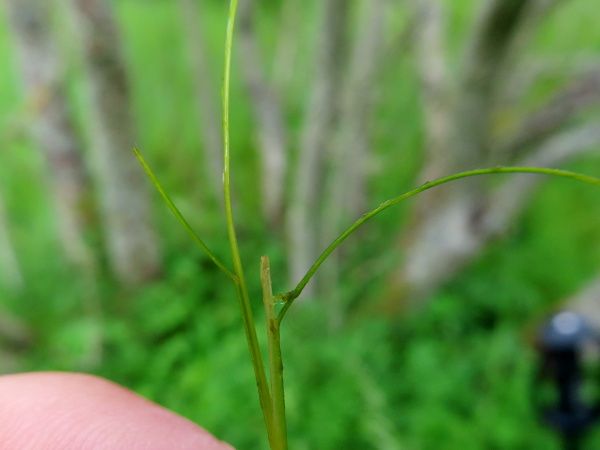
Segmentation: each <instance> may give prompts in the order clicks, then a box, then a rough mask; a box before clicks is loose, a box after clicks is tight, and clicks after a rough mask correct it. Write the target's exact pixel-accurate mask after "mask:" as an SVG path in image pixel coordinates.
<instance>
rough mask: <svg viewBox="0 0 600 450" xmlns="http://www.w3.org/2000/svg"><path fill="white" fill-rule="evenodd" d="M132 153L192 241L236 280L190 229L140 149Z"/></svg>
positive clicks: (135, 149)
mask: <svg viewBox="0 0 600 450" xmlns="http://www.w3.org/2000/svg"><path fill="white" fill-rule="evenodd" d="M133 154H134V155H135V156H136V158H137V159H138V161H139V162H140V163H141V164H142V167H143V168H144V170H145V171H146V173H147V174H148V177H149V178H150V180H151V181H152V184H154V186H155V187H156V189H157V190H158V192H159V193H160V195H161V196H162V198H163V200H164V201H165V203H166V204H167V206H168V207H169V209H170V210H171V212H172V213H173V214H174V215H175V217H177V220H179V222H180V223H181V224H182V225H183V227H184V228H185V229H186V231H187V232H188V233H189V234H190V236H192V239H193V240H194V242H196V244H198V246H199V247H200V248H201V249H202V250H203V251H204V253H206V254H207V255H208V257H209V258H210V259H211V261H212V262H214V263H215V264H216V265H217V267H218V268H219V269H221V271H222V272H223V273H224V274H225V275H227V276H228V277H229V278H231V279H232V280H233V281H234V282H237V277H236V276H235V275H234V274H233V273H232V272H231V271H230V270H229V269H227V267H225V266H224V265H223V263H221V261H219V259H218V258H217V257H216V256H215V254H214V253H213V252H211V251H210V249H209V248H208V247H207V246H206V244H205V243H204V241H202V239H200V236H198V235H197V234H196V232H195V231H194V230H193V229H192V227H191V226H190V224H189V223H188V221H187V220H185V218H184V217H183V215H182V214H181V212H180V211H179V209H177V206H175V203H173V202H172V201H171V199H170V197H169V196H168V195H167V193H166V192H165V190H164V189H163V187H162V186H161V184H160V183H159V182H158V179H157V178H156V176H154V173H153V172H152V170H151V169H150V166H148V164H147V163H146V160H144V157H143V156H142V154H141V153H140V151H139V150H138V149H137V148H134V149H133Z"/></svg>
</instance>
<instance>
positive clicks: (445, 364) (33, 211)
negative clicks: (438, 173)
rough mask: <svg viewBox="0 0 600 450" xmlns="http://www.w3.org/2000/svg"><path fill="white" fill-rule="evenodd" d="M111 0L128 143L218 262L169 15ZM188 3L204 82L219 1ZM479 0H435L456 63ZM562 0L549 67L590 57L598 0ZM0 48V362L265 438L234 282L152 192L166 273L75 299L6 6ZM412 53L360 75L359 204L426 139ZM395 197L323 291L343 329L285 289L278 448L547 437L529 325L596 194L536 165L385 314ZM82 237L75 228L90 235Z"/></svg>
mask: <svg viewBox="0 0 600 450" xmlns="http://www.w3.org/2000/svg"><path fill="white" fill-rule="evenodd" d="M116 3H117V6H118V17H119V21H120V22H119V23H120V25H121V29H122V32H123V42H124V45H125V53H126V58H127V63H128V69H129V72H130V74H131V79H132V88H133V93H134V95H133V100H134V111H135V119H136V121H137V125H138V136H139V138H138V141H137V142H136V143H135V145H136V146H137V147H138V148H140V149H141V151H142V152H143V153H144V154H145V156H146V158H147V159H148V160H149V162H150V164H151V165H152V167H153V168H154V169H155V171H156V173H157V175H158V177H159V178H160V180H161V182H162V183H163V184H164V186H165V188H166V189H167V191H168V192H170V194H171V196H172V198H173V199H174V201H175V202H176V203H177V205H178V206H179V207H180V209H181V210H182V212H183V213H184V214H185V215H186V217H187V218H188V220H189V221H190V222H191V223H192V225H193V226H194V227H195V228H196V230H197V231H198V234H200V235H201V236H203V237H204V238H205V240H206V241H207V242H208V243H209V244H210V246H211V248H212V249H213V250H214V251H215V253H217V254H218V255H219V256H223V258H224V259H226V258H227V257H228V246H227V243H226V233H225V229H224V220H223V218H222V216H221V214H220V210H219V207H218V206H217V205H216V204H215V202H214V199H212V197H211V195H210V193H209V188H208V182H207V181H206V179H205V178H204V177H203V176H202V175H200V174H202V173H203V172H202V168H201V165H202V158H201V157H200V152H199V150H198V148H199V145H200V144H199V142H200V135H199V133H200V131H199V127H198V118H197V117H198V116H197V111H196V105H195V104H194V102H193V97H194V96H193V94H192V91H193V80H192V78H191V76H190V68H189V64H188V62H187V59H186V51H185V39H186V38H185V35H184V33H183V32H182V29H181V17H180V12H179V11H178V9H177V7H176V5H175V4H174V2H171V1H166V0H164V1H160V0H155V1H147V0H144V1H142V0H122V1H119V2H116ZM204 3H205V4H204V5H203V16H202V17H201V20H200V26H201V27H202V29H203V33H205V35H206V37H207V41H206V44H207V54H208V55H209V59H210V61H211V65H213V66H214V67H216V68H219V69H215V70H214V71H213V72H211V76H213V77H214V81H215V83H218V82H219V76H220V67H221V65H222V62H221V58H222V47H223V38H224V29H225V19H226V6H227V5H226V3H227V2H221V1H206V2H204ZM283 3H284V2H280V1H264V2H259V4H260V8H259V19H260V20H259V23H260V33H261V36H260V38H261V42H262V44H264V47H265V49H266V50H267V51H266V52H265V53H266V54H271V53H270V51H271V50H272V49H273V48H274V47H275V43H276V40H277V34H276V33H277V30H278V29H279V28H278V26H277V25H278V23H277V20H278V17H279V16H278V12H279V10H280V8H282V7H283ZM477 3H478V2H475V1H466V0H465V1H460V2H453V6H452V8H449V12H450V13H451V14H452V17H451V18H450V35H451V36H450V37H451V42H450V44H451V47H450V50H451V53H452V55H453V59H455V60H457V61H458V59H459V58H460V57H461V55H460V50H459V42H460V40H461V38H463V37H464V34H465V32H466V28H467V24H468V23H469V21H470V19H471V16H472V15H473V14H474V11H475V9H476V8H475V7H476V4H477ZM567 3H568V4H566V5H564V6H563V7H561V8H560V11H559V12H557V13H555V14H553V15H552V16H550V18H549V20H548V21H547V22H546V23H545V25H544V26H543V27H542V28H541V30H540V32H539V35H538V36H537V37H536V39H535V49H536V51H537V52H538V54H539V55H542V56H545V57H546V58H547V59H548V60H549V61H550V62H551V63H553V64H557V65H559V66H560V65H562V64H564V63H565V62H566V61H568V60H570V59H569V58H572V57H573V55H574V54H576V55H579V57H581V58H582V59H583V58H590V59H593V58H594V56H593V55H594V53H596V52H597V51H598V48H599V47H600V28H598V27H597V26H596V23H595V21H594V14H592V13H591V12H593V11H594V10H595V9H596V6H597V5H596V4H595V2H594V1H592V0H572V1H571V2H567ZM306 8H307V11H308V12H305V14H304V16H303V17H305V18H306V22H304V23H302V24H301V26H299V30H300V32H302V33H303V39H302V41H306V42H301V43H300V44H299V45H300V50H299V53H298V60H297V67H296V68H295V71H294V73H293V78H292V81H291V83H290V86H291V87H290V88H289V90H288V91H286V92H285V96H284V102H285V103H286V104H287V107H288V110H289V111H290V113H289V117H287V119H288V120H289V123H290V124H291V125H290V126H291V132H292V134H297V133H298V132H299V130H298V128H299V126H300V116H301V112H302V110H303V108H304V105H305V102H306V98H305V97H306V96H307V89H308V87H307V86H308V82H309V80H308V75H307V74H308V73H309V72H310V71H309V65H310V63H311V61H312V58H311V57H310V55H309V54H307V52H309V51H310V49H311V48H312V47H311V39H312V38H313V32H314V30H315V28H316V27H317V25H316V23H313V22H312V21H314V19H313V18H312V15H311V14H310V11H312V9H313V8H314V2H307V5H306ZM0 61H2V67H3V70H2V71H1V72H0V144H1V147H2V151H1V152H0V187H1V189H2V193H3V197H4V202H5V208H6V213H7V216H8V217H9V219H10V222H9V224H10V233H11V237H12V240H13V243H14V246H15V248H16V251H17V256H18V259H19V263H20V265H21V268H22V272H23V276H24V287H23V289H22V290H20V291H11V290H10V289H9V287H8V286H0V298H1V303H2V305H3V307H4V308H6V310H7V311H9V312H10V313H11V314H13V315H14V316H15V317H16V318H18V319H19V320H21V321H22V322H23V323H24V324H25V325H26V326H27V328H28V329H30V330H31V331H32V336H31V337H30V339H29V340H28V341H27V342H26V343H24V344H23V347H22V348H20V349H18V350H12V351H10V352H8V353H7V354H6V357H5V358H6V361H2V360H0V363H2V364H4V366H5V367H10V369H8V370H86V371H91V372H94V373H97V374H100V375H102V376H105V377H108V378H110V379H111V380H114V381H116V382H118V383H121V384H124V385H126V386H128V387H130V388H132V389H134V390H135V391H137V392H139V393H141V394H142V395H145V396H147V397H148V398H151V399H153V400H154V401H157V402H158V403H160V404H162V405H164V406H166V407H168V408H171V409H172V410H174V411H176V412H178V413H180V414H183V415H184V416H186V417H189V418H190V419H192V420H194V421H196V422H197V423H199V424H201V425H202V426H204V427H205V428H207V429H208V430H210V431H211V432H212V433H214V434H215V435H216V436H218V437H219V438H221V439H224V440H227V441H229V442H230V443H232V444H233V445H234V446H235V447H236V448H240V449H251V448H257V449H258V448H264V446H265V443H266V437H265V436H264V432H263V431H261V430H263V428H264V426H263V423H262V420H263V419H262V416H261V413H260V408H259V405H258V401H257V395H256V390H255V383H254V380H253V375H252V370H251V366H250V363H249V357H248V355H247V345H246V341H245V339H244V336H243V330H242V327H241V320H240V317H239V311H238V305H237V302H236V301H235V293H234V292H233V289H232V288H231V287H230V286H229V285H228V284H226V283H225V282H224V281H225V280H224V277H223V275H222V274H221V273H220V272H218V271H217V269H216V268H215V267H214V266H213V265H212V264H211V263H210V261H209V260H208V259H207V258H206V257H204V256H203V255H202V254H201V253H200V251H199V250H198V249H197V248H195V247H194V246H193V244H192V243H191V242H190V240H189V238H188V236H187V235H186V234H185V232H184V230H182V229H181V228H180V227H179V226H178V225H177V223H176V222H175V220H174V219H173V218H172V216H171V215H170V214H169V213H168V211H167V209H166V208H165V207H164V206H163V205H162V204H161V203H160V200H159V198H158V196H156V197H154V198H155V203H156V207H155V209H154V212H153V213H154V216H155V219H156V220H157V222H158V224H159V225H158V226H159V230H160V234H161V238H162V242H163V248H164V254H165V256H164V258H165V273H164V277H163V278H162V279H160V280H158V281H155V282H152V283H149V284H147V285H145V286H143V287H140V288H135V289H123V288H120V287H119V286H118V285H117V284H116V283H115V282H113V281H111V280H110V278H109V277H106V278H105V279H102V280H101V283H100V285H99V290H100V295H99V296H100V298H101V301H102V312H101V313H98V312H97V311H92V312H90V311H89V310H88V309H86V305H85V303H84V302H82V301H81V299H82V298H84V297H85V296H86V295H87V293H86V289H87V288H88V285H87V284H86V283H85V282H84V281H80V280H78V279H77V278H76V277H74V275H73V271H72V269H71V268H69V266H68V265H67V263H66V262H65V261H64V258H63V255H62V254H61V252H60V251H59V246H58V243H57V238H56V230H55V220H54V219H55V217H54V212H53V211H52V210H51V205H50V203H49V201H48V198H47V192H46V173H45V169H44V167H43V164H42V161H41V158H40V156H39V154H38V153H37V152H36V151H35V148H34V147H33V146H32V145H31V144H30V142H29V139H28V138H27V134H26V132H25V130H24V128H25V125H26V122H27V120H28V108H29V107H31V106H30V105H28V104H27V102H26V101H25V100H24V99H23V97H22V96H21V94H20V91H19V89H20V81H19V72H18V70H17V69H16V66H17V63H16V58H15V55H14V51H13V48H12V45H11V38H10V33H9V31H8V26H7V24H6V23H5V21H2V22H0ZM596 63H597V61H596ZM236 65H237V63H234V70H235V67H236ZM413 65H414V61H413V60H412V57H411V55H410V53H409V52H407V51H398V52H397V53H394V54H390V55H387V56H386V62H385V69H384V70H383V71H382V74H381V76H380V81H379V82H380V86H379V87H378V88H377V89H378V91H379V95H380V96H381V97H383V98H385V101H380V102H378V103H377V105H378V106H377V109H376V111H375V112H374V114H376V120H374V124H375V129H374V130H373V134H374V142H375V145H374V152H375V155H376V159H377V161H378V165H377V168H376V173H377V175H376V176H374V177H372V179H371V180H370V186H369V188H370V201H371V202H373V206H375V205H376V204H379V203H380V202H381V201H384V200H386V199H387V198H390V197H392V196H394V195H398V194H399V193H401V192H402V191H403V190H406V189H407V188H409V187H411V186H414V185H415V183H416V181H415V178H414V176H415V172H416V170H417V169H418V167H419V164H420V162H421V159H422V153H421V152H420V148H421V147H422V146H423V139H424V138H423V131H422V129H423V126H422V123H421V118H420V114H419V113H418V111H419V106H418V83H417V81H416V79H415V75H414V68H413ZM79 71H80V69H79V68H78V67H77V66H76V65H72V66H70V67H69V68H68V71H67V73H66V76H67V77H68V78H69V88H70V95H71V100H72V105H73V108H74V110H75V111H77V112H78V117H79V118H78V120H79V121H80V122H83V119H82V118H81V117H83V115H84V113H85V112H84V111H82V109H83V106H82V103H81V102H80V97H81V92H80V91H81V86H80V83H79V81H78V80H79ZM557 78H560V77H557ZM233 82H234V84H233V89H232V98H233V106H232V123H231V130H232V133H233V135H232V149H233V161H232V162H233V165H234V167H233V182H234V184H235V188H236V217H237V221H238V224H239V233H240V241H241V242H240V243H241V246H242V254H243V256H244V259H245V262H246V265H247V271H248V278H249V280H248V281H249V283H250V292H251V294H252V297H253V298H254V299H255V301H256V304H255V307H256V316H257V317H261V315H262V313H261V311H262V305H261V304H260V301H259V298H260V284H259V279H258V262H259V257H260V255H262V254H268V255H269V256H270V258H271V264H272V267H273V269H272V270H273V274H274V275H273V276H274V284H275V286H274V287H275V289H277V290H278V291H285V290H287V289H289V288H291V287H292V286H287V285H286V282H285V277H284V276H283V274H284V273H285V264H286V258H285V249H284V244H283V239H282V237H281V236H279V235H277V233H273V232H269V231H268V229H267V228H266V227H265V226H264V224H263V223H262V222H261V220H260V213H259V212H258V211H259V209H260V206H259V198H260V193H259V186H258V183H257V178H258V175H257V170H258V162H257V156H256V153H255V150H254V146H255V144H254V141H253V138H252V129H253V123H254V122H253V116H252V112H251V108H250V106H249V104H248V99H247V94H246V92H245V90H244V89H243V86H242V82H241V76H240V75H239V74H237V73H234V80H233ZM557 82H558V80H555V79H552V78H551V77H549V78H548V79H547V80H544V82H543V83H541V84H540V85H539V88H538V91H539V92H538V91H535V92H533V93H532V94H531V96H532V98H531V99H529V100H528V101H529V102H530V104H531V107H532V108H533V106H534V105H535V104H536V102H539V101H540V98H543V97H544V94H545V89H548V90H550V89H551V88H553V87H554V86H555V85H556V83H557ZM216 85H218V84H216ZM506 114H510V112H507V113H506ZM509 120H510V118H509ZM83 125H84V127H85V123H84V124H83ZM132 157H133V156H132ZM569 168H575V169H577V170H579V171H582V172H585V173H589V174H591V175H597V174H598V173H600V160H599V159H598V158H597V156H594V155H592V156H588V157H586V158H585V160H580V161H578V162H577V163H575V164H571V166H570V167H569ZM416 201H418V199H417V200H416ZM407 211H408V210H407V208H406V207H405V206H400V207H399V208H398V209H396V210H394V211H390V212H388V213H386V214H384V215H382V216H381V217H379V218H378V219H377V220H376V221H374V222H373V223H372V224H371V225H370V227H369V228H368V229H367V231H366V233H368V234H369V239H368V240H366V241H365V240H363V242H368V245H367V244H363V245H362V246H361V247H360V248H356V249H355V251H354V253H352V254H348V255H347V256H346V258H347V259H348V261H347V267H346V269H345V273H344V277H343V281H342V283H341V284H340V285H339V292H340V293H341V297H342V298H344V299H345V300H344V302H346V303H347V304H348V311H349V314H348V320H347V322H346V324H345V325H344V326H343V327H342V328H340V329H337V330H334V331H332V330H331V327H330V326H329V321H328V318H327V317H326V311H327V310H326V308H324V307H323V305H322V302H323V299H318V298H317V299H316V300H315V301H312V302H307V303H306V304H301V305H296V306H294V308H293V309H292V310H291V311H290V313H289V315H288V316H287V318H286V320H285V323H284V327H283V328H284V330H283V337H282V338H283V342H282V345H283V355H284V364H285V372H284V375H285V381H286V401H287V408H288V417H289V439H290V448H293V449H334V448H340V449H341V448H343V449H369V448H373V449H396V448H397V449H490V448H498V449H521V448H522V449H526V448H527V449H530V448H531V449H533V448H543V449H558V448H560V443H559V440H558V439H557V438H556V436H555V435H554V434H553V433H552V432H551V431H549V430H548V429H547V428H545V427H544V426H543V425H542V424H541V423H540V422H539V420H538V415H537V414H538V413H537V411H535V410H534V408H533V406H532V404H531V398H532V395H533V391H534V390H535V376H536V370H537V355H536V354H535V351H534V348H533V341H534V336H535V328H536V326H538V325H539V324H540V323H541V321H542V320H543V319H544V318H545V317H546V315H547V314H548V312H549V311H551V310H552V309H554V308H555V307H556V306H557V305H558V304H559V303H560V302H561V301H562V300H563V299H564V298H566V297H567V296H569V295H570V294H572V293H573V292H575V291H576V290H577V289H578V288H579V287H580V286H581V285H582V284H583V283H584V282H585V281H586V280H587V279H589V278H590V277H591V276H592V275H593V274H594V273H595V272H596V271H597V268H598V267H599V266H600V239H598V236H599V229H598V221H597V220H596V218H597V217H600V193H599V192H598V191H597V190H594V188H592V187H589V186H586V185H580V184H576V183H572V182H569V181H565V180H551V181H550V182H549V183H548V184H546V185H544V187H543V188H542V189H541V190H540V191H539V193H538V195H537V196H536V197H535V199H534V200H533V202H532V203H531V205H530V206H529V208H528V209H527V211H526V213H525V214H524V215H523V217H522V218H521V219H520V220H519V221H518V222H517V224H516V225H514V226H513V227H512V229H511V230H510V231H509V232H508V233H507V234H506V236H504V237H503V238H502V239H499V240H498V241H497V242H495V243H494V244H493V245H491V246H490V247H489V248H488V249H487V250H486V251H485V253H484V255H483V256H482V257H481V258H479V259H478V260H477V261H476V262H475V263H474V264H473V265H471V266H470V267H469V268H468V269H467V270H465V271H464V272H463V273H461V274H460V275H459V276H458V277H457V278H455V279H454V280H453V281H451V282H450V283H449V284H447V285H446V286H445V287H444V288H443V289H441V290H440V291H439V292H438V293H436V294H435V295H434V297H433V298H432V299H431V300H430V301H429V302H428V306H427V307H426V308H422V309H418V310H416V311H408V312H406V314H404V315H402V316H400V317H398V316H397V315H394V316H389V315H388V314H387V311H386V309H385V308H383V307H380V305H379V304H378V302H377V298H378V296H379V295H383V292H384V291H385V283H386V279H387V276H388V274H389V270H390V269H391V268H392V267H394V266H395V264H396V261H397V260H398V259H399V258H400V256H399V255H398V252H399V251H401V249H400V250H398V249H394V248H393V247H392V245H391V244H392V243H393V241H394V239H395V237H396V235H397V230H398V229H399V228H400V227H401V225H402V224H403V223H404V221H405V215H406V214H405V213H406V212H407ZM95 239H96V240H97V239H98V237H97V236H90V240H91V242H94V240H95ZM278 274H281V275H282V276H281V277H278ZM223 286H225V287H223ZM261 325H262V322H260V321H259V328H260V326H261ZM98 339H101V340H102V345H101V349H100V350H99V349H98V348H97V340H98ZM263 347H264V342H263ZM90 354H93V355H94V358H92V360H90ZM588 440H589V445H590V447H589V448H594V446H598V445H600V444H599V443H600V434H598V433H592V435H591V436H590V437H589V439H588Z"/></svg>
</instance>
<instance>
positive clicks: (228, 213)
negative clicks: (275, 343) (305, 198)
mask: <svg viewBox="0 0 600 450" xmlns="http://www.w3.org/2000/svg"><path fill="white" fill-rule="evenodd" d="M237 4H238V1H237V0H231V3H230V6H229V17H228V20H227V35H226V38H225V64H224V69H223V88H222V99H223V192H224V197H225V218H226V221H227V234H228V236H229V244H230V247H231V255H232V257H233V265H234V268H235V274H236V277H237V280H236V283H235V284H236V291H237V294H238V299H239V302H240V309H241V312H242V321H243V324H244V332H245V333H246V340H247V341H248V348H249V350H250V358H251V359H252V366H253V368H254V375H255V377H256V385H257V387H258V396H259V400H260V406H261V409H262V411H263V416H264V419H265V424H266V426H267V432H268V435H269V442H270V443H271V448H277V447H275V446H274V441H273V440H274V439H275V437H274V436H273V413H272V404H271V395H270V393H269V386H268V384H267V376H266V374H265V367H264V364H263V360H262V355H261V352H260V346H259V344H258V338H257V335H256V328H255V326H254V317H253V315H252V307H251V305H250V298H249V296H248V288H247V286H246V280H245V277H244V269H243V266H242V260H241V257H240V251H239V247H238V243H237V237H236V232H235V226H234V220H233V210H232V206H231V183H230V145H229V92H230V80H231V50H232V47H233V30H234V27H235V15H236V11H237Z"/></svg>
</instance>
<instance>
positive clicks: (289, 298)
mask: <svg viewBox="0 0 600 450" xmlns="http://www.w3.org/2000/svg"><path fill="white" fill-rule="evenodd" d="M493 173H534V174H543V175H554V176H558V177H564V178H571V179H574V180H579V181H583V182H586V183H590V184H595V185H598V186H600V179H598V178H594V177H590V176H587V175H582V174H579V173H575V172H570V171H567V170H560V169H547V168H542V167H492V168H489V169H476V170H470V171H467V172H460V173H456V174H454V175H449V176H447V177H443V178H438V179H437V180H434V181H428V182H427V183H423V184H422V185H421V186H419V187H417V188H415V189H413V190H411V191H408V192H406V193H404V194H402V195H400V196H398V197H395V198H393V199H391V200H388V201H386V202H384V203H382V204H381V205H379V206H378V207H377V208H375V209H374V210H372V211H370V212H368V213H366V214H364V215H363V216H362V217H361V218H360V219H358V220H357V221H356V222H354V224H352V225H351V226H350V227H349V228H348V229H347V230H346V231H344V232H343V233H342V234H340V236H339V237H338V238H337V239H335V240H334V241H333V242H332V243H331V244H330V245H329V247H327V248H326V249H325V250H324V251H323V253H321V255H320V256H319V257H318V258H317V260H316V261H315V262H314V264H313V265H312V266H311V268H310V269H309V270H308V272H307V273H306V275H304V277H303V278H302V280H300V282H299V283H298V285H297V286H296V287H295V288H294V289H293V290H292V291H290V292H288V293H286V294H283V295H282V296H281V298H282V299H283V301H284V302H285V304H284V306H283V308H282V309H281V311H280V312H279V315H278V319H279V320H280V321H281V319H283V317H284V316H285V314H286V312H287V310H288V309H289V308H290V306H291V304H292V302H293V301H294V300H295V299H296V298H298V296H299V295H300V294H301V293H302V290H303V289H304V287H305V286H306V285H307V283H308V282H309V281H310V279H311V278H312V277H313V275H314V274H315V272H316V271H317V269H318V268H319V267H320V266H321V264H323V262H324V261H325V260H326V259H327V257H328V256H329V255H330V254H331V253H332V252H333V251H334V250H335V249H336V248H337V247H338V246H339V245H340V244H341V243H342V242H343V241H344V240H345V239H346V238H347V237H348V236H350V235H351V234H352V233H353V232H354V231H355V230H356V229H357V228H358V227H360V226H361V225H362V224H364V223H365V222H366V221H368V220H369V219H371V218H373V217H374V216H376V215H377V214H379V213H380V212H382V211H385V210H386V209H388V208H389V207H391V206H394V205H395V204H397V203H399V202H401V201H402V200H406V199H407V198H410V197H413V196H415V195H417V194H419V193H421V192H423V191H426V190H428V189H431V188H433V187H435V186H439V185H441V184H444V183H448V182H449V181H454V180H459V179H461V178H467V177H473V176H477V175H486V174H493Z"/></svg>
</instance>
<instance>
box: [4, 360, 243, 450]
mask: <svg viewBox="0 0 600 450" xmlns="http://www.w3.org/2000/svg"><path fill="white" fill-rule="evenodd" d="M0 449H2V450H12V449H14V450H55V449H56V450H59V449H60V450H79V449H81V450H84V449H85V450H101V449H106V450H108V449H110V450H121V449H122V450H125V449H127V450H163V449H169V450H171V449H172V450H188V449H189V450H192V449H193V450H232V449H233V447H231V446H230V445H228V444H226V443H224V442H221V441H219V440H217V439H216V438H215V437H213V436H212V435H211V434H210V433H208V432H207V431H206V430H203V429H202V428H200V427H198V426H197V425H195V424H194V423H193V422H191V421H189V420H187V419H185V418H183V417H181V416H178V415H177V414H175V413H173V412H171V411H169V410H167V409H165V408H163V407H161V406H159V405H157V404H155V403H152V402H150V401H149V400H146V399H144V398H143V397H141V396H139V395H137V394H135V393H134V392H132V391H130V390H129V389H126V388H124V387H122V386H119V385H117V384H115V383H112V382H110V381H108V380H105V379H103V378H99V377H96V376H92V375H86V374H78V373H60V372H32V373H24V374H15V375H4V376H0Z"/></svg>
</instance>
